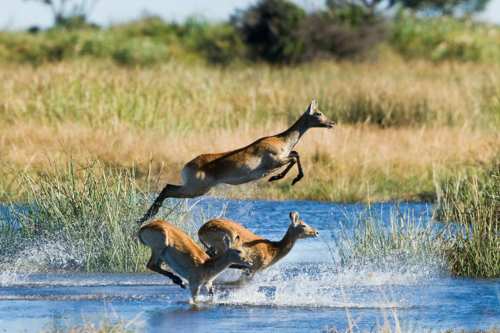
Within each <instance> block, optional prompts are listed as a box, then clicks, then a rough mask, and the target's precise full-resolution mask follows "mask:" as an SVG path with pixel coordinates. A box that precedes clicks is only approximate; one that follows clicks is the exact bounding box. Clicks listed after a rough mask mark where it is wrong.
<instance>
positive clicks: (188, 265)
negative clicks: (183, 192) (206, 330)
mask: <svg viewBox="0 0 500 333" xmlns="http://www.w3.org/2000/svg"><path fill="white" fill-rule="evenodd" d="M139 239H140V240H141V242H142V243H143V244H145V245H146V246H148V247H150V248H151V258H150V259H149V262H148V264H147V267H148V268H149V269H151V270H153V271H155V272H159V271H158V270H161V268H160V263H161V262H162V261H163V262H165V263H166V264H167V265H168V266H169V267H170V268H171V269H172V270H173V271H175V273H177V274H179V275H180V276H181V277H182V278H184V279H185V280H187V281H188V283H189V289H190V291H191V298H192V301H193V302H194V303H196V302H197V297H198V294H199V293H200V290H201V288H202V287H203V286H205V287H206V288H207V290H208V292H209V294H210V295H213V287H212V283H213V280H215V278H216V277H217V276H218V275H219V274H220V273H222V271H224V270H225V269H226V268H228V267H229V266H230V265H237V266H238V267H241V268H248V267H250V265H251V261H249V260H248V259H247V256H246V253H245V252H244V251H242V250H241V249H240V248H241V242H240V240H239V237H235V238H233V242H231V240H230V239H229V237H223V239H222V242H223V243H224V248H225V249H226V251H224V252H223V253H222V252H221V253H220V255H219V256H217V257H213V258H211V257H209V256H208V255H207V254H206V253H205V251H203V250H202V249H201V248H200V247H199V246H198V245H197V244H196V243H195V242H194V241H193V240H192V239H191V237H189V236H188V235H187V234H186V233H185V232H184V231H182V230H181V229H179V228H177V227H175V226H174V225H172V224H170V223H168V222H166V221H162V220H156V221H153V222H151V223H148V224H146V225H144V226H142V227H141V229H140V230H139ZM231 244H232V245H231ZM159 273H161V272H159ZM168 273H170V272H168ZM161 274H163V273H161ZM170 274H172V273H170ZM172 275H173V274H172ZM177 278H178V277H177ZM178 279H179V280H180V278H178ZM181 286H183V284H182V281H181Z"/></svg>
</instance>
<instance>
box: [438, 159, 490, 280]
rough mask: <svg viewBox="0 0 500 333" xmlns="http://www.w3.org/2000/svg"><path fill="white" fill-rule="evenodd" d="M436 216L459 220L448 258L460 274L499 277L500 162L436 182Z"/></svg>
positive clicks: (455, 270) (455, 271)
mask: <svg viewBox="0 0 500 333" xmlns="http://www.w3.org/2000/svg"><path fill="white" fill-rule="evenodd" d="M437 195H438V203H437V205H438V206H437V207H438V208H437V211H436V213H437V217H438V218H439V219H441V220H445V221H449V222H452V223H456V224H458V227H457V231H456V232H455V234H454V238H453V241H452V244H451V246H450V247H449V248H448V250H447V258H448V261H449V265H450V268H451V271H452V272H453V274H455V275H459V276H471V277H500V162H499V161H497V162H494V163H492V165H491V166H490V167H488V168H486V169H485V170H482V171H475V172H471V173H468V174H462V175H457V176H454V177H451V178H448V179H445V180H443V181H441V182H440V183H439V184H438V186H437Z"/></svg>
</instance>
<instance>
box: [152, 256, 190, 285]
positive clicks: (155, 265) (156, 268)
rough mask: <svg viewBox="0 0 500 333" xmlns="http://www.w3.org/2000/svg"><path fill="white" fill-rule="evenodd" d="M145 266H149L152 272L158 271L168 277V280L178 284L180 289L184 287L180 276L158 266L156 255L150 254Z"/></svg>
mask: <svg viewBox="0 0 500 333" xmlns="http://www.w3.org/2000/svg"><path fill="white" fill-rule="evenodd" d="M146 267H147V268H149V269H150V270H152V271H153V272H156V273H159V274H161V275H163V276H166V277H168V278H169V279H170V280H172V282H173V283H174V284H176V285H178V286H179V287H181V288H182V289H186V286H185V285H184V283H182V279H181V278H180V277H178V276H177V275H175V274H174V273H171V272H169V271H166V270H164V269H162V268H161V267H160V264H159V262H158V260H157V258H156V256H154V255H152V256H151V259H149V262H148V264H147V265H146Z"/></svg>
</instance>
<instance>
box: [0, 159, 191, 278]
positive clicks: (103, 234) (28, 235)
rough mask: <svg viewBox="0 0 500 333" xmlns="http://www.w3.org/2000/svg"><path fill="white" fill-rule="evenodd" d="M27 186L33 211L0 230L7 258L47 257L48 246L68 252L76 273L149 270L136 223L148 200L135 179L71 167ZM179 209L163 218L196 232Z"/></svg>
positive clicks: (30, 179)
mask: <svg viewBox="0 0 500 333" xmlns="http://www.w3.org/2000/svg"><path fill="white" fill-rule="evenodd" d="M24 181H25V182H27V183H28V186H29V196H28V206H27V207H25V208H23V209H18V210H16V213H15V214H16V215H17V220H18V225H17V227H16V228H14V229H12V228H8V227H4V230H1V233H0V235H1V239H2V240H3V244H4V245H5V246H2V247H1V248H0V249H1V251H2V255H5V254H7V253H8V252H9V251H10V252H11V253H10V254H11V255H13V256H14V257H15V256H16V254H15V252H16V251H17V252H18V255H19V253H24V254H23V255H28V256H29V253H30V252H29V251H26V249H29V248H30V247H31V246H33V245H36V246H38V247H42V249H41V251H44V249H43V246H47V244H49V245H48V246H51V247H54V246H55V247H59V246H61V247H63V248H66V249H67V250H68V251H69V252H71V253H70V255H71V256H74V257H76V258H70V259H71V260H72V267H70V268H72V269H76V270H81V271H87V272H136V271H143V270H144V265H145V263H146V262H147V259H148V255H149V250H148V249H147V248H146V247H144V246H143V245H142V244H140V243H139V242H138V240H137V238H136V234H137V231H138V228H139V226H138V225H137V224H136V223H135V220H136V219H137V218H138V217H139V216H141V214H143V213H144V210H145V209H146V208H147V205H148V204H149V197H148V195H147V194H146V193H144V192H142V191H140V190H139V187H138V185H137V183H136V182H135V177H134V174H132V173H130V172H127V171H116V170H107V171H103V169H102V167H100V166H97V165H93V166H89V167H87V168H83V169H80V168H79V167H77V166H76V165H74V164H70V165H68V166H67V169H65V170H59V172H56V173H55V175H51V176H50V177H46V176H43V175H41V176H38V177H36V178H34V177H31V176H26V177H25V178H24ZM180 203H182V202H180ZM170 208H172V207H170ZM176 208H177V209H176V210H175V211H173V212H172V211H171V210H170V209H169V207H168V205H167V207H166V208H165V209H164V210H163V216H165V213H168V220H169V221H172V222H173V223H179V224H182V227H183V228H184V229H194V228H192V227H191V228H190V221H189V219H188V218H187V217H188V212H187V211H186V209H184V208H183V207H182V206H179V205H178V204H176ZM161 216H162V214H160V215H159V218H160V217H161ZM188 231H189V230H188ZM54 244H56V245H54ZM58 244H61V245H58ZM23 251H24V252H23ZM12 252H14V253H12ZM39 252H40V250H37V251H35V253H39ZM53 268H54V267H52V268H51V267H49V268H48V269H53ZM55 268H56V269H57V268H58V267H55ZM63 268H68V267H63Z"/></svg>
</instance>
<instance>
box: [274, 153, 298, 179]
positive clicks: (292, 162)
mask: <svg viewBox="0 0 500 333" xmlns="http://www.w3.org/2000/svg"><path fill="white" fill-rule="evenodd" d="M298 156H299V153H297V152H296V151H295V150H292V151H291V152H290V154H289V155H288V162H287V163H288V165H287V166H286V168H285V170H283V171H281V172H280V173H279V174H277V175H275V176H272V177H271V178H269V181H270V182H274V181H275V180H279V179H281V178H283V177H285V176H286V174H287V173H288V172H289V171H290V170H291V169H292V168H293V166H294V165H295V163H297V159H296V157H298Z"/></svg>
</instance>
